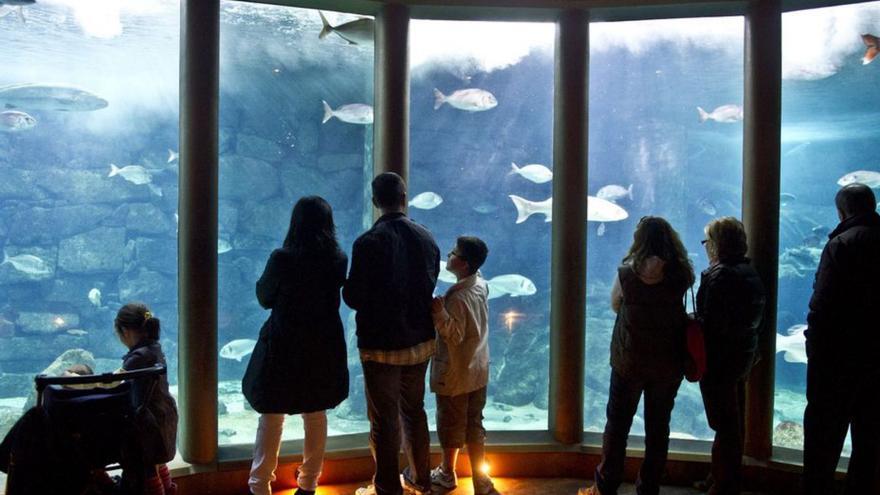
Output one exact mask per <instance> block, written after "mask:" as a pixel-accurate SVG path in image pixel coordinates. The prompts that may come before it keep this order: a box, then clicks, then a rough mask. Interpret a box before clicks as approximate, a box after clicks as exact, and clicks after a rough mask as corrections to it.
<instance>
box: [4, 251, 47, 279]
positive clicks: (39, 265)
mask: <svg viewBox="0 0 880 495" xmlns="http://www.w3.org/2000/svg"><path fill="white" fill-rule="evenodd" d="M7 263H9V264H10V265H12V267H13V268H15V269H16V270H18V271H20V272H22V273H26V274H28V275H34V276H41V275H48V274H50V273H52V269H51V268H50V267H49V264H48V263H46V262H45V261H44V260H43V259H42V258H39V257H37V256H34V255H32V254H19V255H16V256H9V255H8V254H6V251H3V262H2V263H0V265H5V264H7Z"/></svg>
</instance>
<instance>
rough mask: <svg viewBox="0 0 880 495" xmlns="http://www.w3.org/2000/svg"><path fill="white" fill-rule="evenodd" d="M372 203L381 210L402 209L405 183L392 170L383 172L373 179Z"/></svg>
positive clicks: (404, 198)
mask: <svg viewBox="0 0 880 495" xmlns="http://www.w3.org/2000/svg"><path fill="white" fill-rule="evenodd" d="M372 186H373V205H375V206H376V208H379V209H380V210H382V211H383V212H393V211H403V209H404V207H405V205H406V183H404V182H403V177H401V176H399V175H397V174H395V173H394V172H384V173H381V174H379V175H377V176H376V177H375V178H374V179H373V184H372Z"/></svg>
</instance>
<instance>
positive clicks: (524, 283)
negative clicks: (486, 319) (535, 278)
mask: <svg viewBox="0 0 880 495" xmlns="http://www.w3.org/2000/svg"><path fill="white" fill-rule="evenodd" d="M486 284H487V285H488V286H489V299H496V298H498V297H501V296H503V295H509V296H510V297H520V296H531V295H532V294H534V293H536V292H538V288H537V287H535V283H534V282H532V281H531V280H529V279H528V278H526V277H524V276H522V275H520V274H518V273H509V274H506V275H498V276H496V277H492V278H490V279H489V280H487V281H486Z"/></svg>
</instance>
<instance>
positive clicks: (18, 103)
mask: <svg viewBox="0 0 880 495" xmlns="http://www.w3.org/2000/svg"><path fill="white" fill-rule="evenodd" d="M109 104H110V103H109V102H108V101H107V100H105V99H103V98H101V97H98V96H96V95H94V94H92V93H90V92H88V91H86V90H84V89H79V88H76V87H73V86H68V85H65V84H31V83H26V84H13V85H11V86H4V87H2V88H0V106H5V107H6V108H21V109H24V110H55V111H58V112H90V111H94V110H100V109H102V108H106V107H107V106H108V105H109Z"/></svg>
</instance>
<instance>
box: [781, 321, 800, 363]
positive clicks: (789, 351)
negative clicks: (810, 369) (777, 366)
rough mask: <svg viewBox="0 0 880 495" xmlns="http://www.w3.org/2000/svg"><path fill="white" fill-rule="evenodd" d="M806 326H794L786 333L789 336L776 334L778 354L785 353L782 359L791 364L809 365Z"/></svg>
mask: <svg viewBox="0 0 880 495" xmlns="http://www.w3.org/2000/svg"><path fill="white" fill-rule="evenodd" d="M806 329H807V326H806V325H803V324H800V325H794V326H793V327H791V328H789V329H788V331H787V332H786V333H787V334H788V335H782V334H781V333H777V334H776V352H777V353H780V352H782V353H784V354H783V355H782V359H784V360H785V361H786V362H789V363H803V364H807V338H806V337H805V336H804V330H806Z"/></svg>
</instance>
